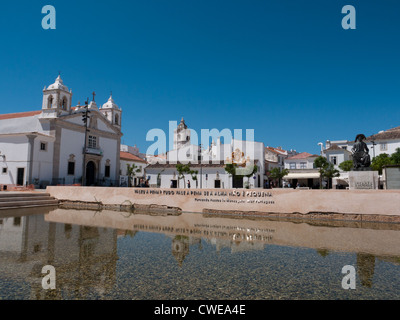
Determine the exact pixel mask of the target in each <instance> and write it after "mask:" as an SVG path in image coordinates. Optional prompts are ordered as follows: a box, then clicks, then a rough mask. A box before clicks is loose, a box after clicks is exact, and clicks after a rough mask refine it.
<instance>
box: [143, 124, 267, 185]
mask: <svg viewBox="0 0 400 320" xmlns="http://www.w3.org/2000/svg"><path fill="white" fill-rule="evenodd" d="M191 138H192V137H191V129H190V128H188V126H187V125H186V123H185V121H184V119H183V118H182V120H181V122H180V123H179V124H178V126H177V128H176V129H175V130H174V141H173V149H172V150H170V151H168V152H167V153H166V155H165V156H164V155H163V156H153V157H149V156H148V157H147V161H148V163H149V164H148V166H147V167H146V177H147V179H148V182H149V186H150V187H156V188H157V187H158V188H188V187H189V186H190V188H192V189H214V188H216V189H219V188H222V189H223V188H263V186H264V181H265V179H266V175H265V161H264V149H265V146H264V143H262V142H255V141H251V140H248V141H246V140H240V139H235V137H232V139H231V141H228V142H227V143H225V137H223V138H224V141H222V139H221V136H219V137H217V138H216V140H217V141H215V140H214V139H213V140H212V142H211V144H210V145H209V146H207V147H205V148H203V147H202V146H201V145H199V144H197V141H196V142H192V141H191ZM232 163H234V164H236V165H237V169H236V174H237V176H236V177H235V178H234V177H233V176H232V175H230V174H229V173H228V172H227V171H226V170H225V167H226V164H232ZM177 164H190V170H191V171H193V172H194V173H193V174H184V178H183V177H179V173H178V170H177V166H176V165H177ZM254 165H256V166H257V171H256V172H255V173H254V174H252V175H251V176H250V177H246V176H245V175H246V173H248V172H247V171H248V168H254Z"/></svg>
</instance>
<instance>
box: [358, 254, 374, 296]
mask: <svg viewBox="0 0 400 320" xmlns="http://www.w3.org/2000/svg"><path fill="white" fill-rule="evenodd" d="M374 270H375V256H373V255H372V254H365V253H357V273H358V275H359V277H360V281H361V285H363V286H364V287H367V288H371V287H372V278H373V277H374Z"/></svg>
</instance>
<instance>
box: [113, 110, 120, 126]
mask: <svg viewBox="0 0 400 320" xmlns="http://www.w3.org/2000/svg"><path fill="white" fill-rule="evenodd" d="M114 124H116V125H119V115H118V113H117V114H116V115H115V117H114Z"/></svg>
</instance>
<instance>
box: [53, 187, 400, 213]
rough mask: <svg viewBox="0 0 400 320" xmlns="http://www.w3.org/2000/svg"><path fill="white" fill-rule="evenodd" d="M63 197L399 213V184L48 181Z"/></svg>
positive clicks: (206, 207) (185, 207)
mask: <svg viewBox="0 0 400 320" xmlns="http://www.w3.org/2000/svg"><path fill="white" fill-rule="evenodd" d="M47 192H48V193H50V195H52V196H54V197H55V198H57V199H59V200H70V201H83V202H85V201H86V202H93V201H98V202H102V203H103V204H126V203H132V204H140V205H162V206H170V207H177V208H180V209H181V210H182V211H186V212H212V210H215V211H217V212H221V211H226V212H235V213H240V212H242V213H246V212H248V213H251V214H274V213H285V214H288V213H296V214H304V215H306V214H309V213H343V214H355V215H357V214H358V215H386V216H393V215H394V216H400V205H399V204H400V203H399V199H400V190H296V189H288V188H285V189H253V190H252V189H250V190H249V189H219V190H218V191H217V190H215V189H201V190H200V189H198V190H196V189H157V188H110V187H72V186H49V187H47Z"/></svg>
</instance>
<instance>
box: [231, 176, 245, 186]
mask: <svg viewBox="0 0 400 320" xmlns="http://www.w3.org/2000/svg"><path fill="white" fill-rule="evenodd" d="M232 187H233V188H243V177H242V176H233V177H232Z"/></svg>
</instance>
